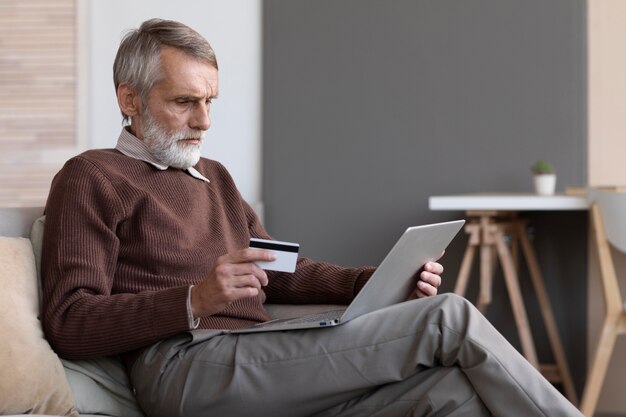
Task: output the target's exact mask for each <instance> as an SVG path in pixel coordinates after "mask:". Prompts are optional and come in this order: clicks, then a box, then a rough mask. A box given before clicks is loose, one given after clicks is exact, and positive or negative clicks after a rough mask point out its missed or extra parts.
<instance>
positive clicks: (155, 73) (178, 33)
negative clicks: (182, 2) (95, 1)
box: [113, 19, 218, 123]
mask: <svg viewBox="0 0 626 417" xmlns="http://www.w3.org/2000/svg"><path fill="white" fill-rule="evenodd" d="M164 46H170V47H173V48H176V49H179V50H181V51H183V52H185V53H186V54H188V55H190V56H192V57H193V58H196V59H198V60H200V61H204V62H206V63H208V64H210V65H212V66H213V67H215V69H217V68H218V67H217V59H216V58H215V52H213V48H211V45H209V42H207V40H206V39H204V37H202V35H200V34H199V33H198V32H196V31H195V30H193V29H191V28H190V27H189V26H186V25H184V24H182V23H179V22H175V21H172V20H163V19H150V20H146V21H145V22H143V23H142V24H141V26H140V27H139V29H134V30H131V31H129V32H128V33H126V35H125V36H124V38H123V39H122V42H121V43H120V47H119V49H118V50H117V55H116V56H115V62H114V63H113V82H114V84H115V91H116V92H117V89H118V87H119V86H120V84H122V83H127V84H128V85H129V86H130V87H131V88H133V89H134V90H135V91H137V93H138V94H139V97H140V98H141V101H142V105H143V106H145V105H146V102H147V99H148V94H149V93H150V90H151V89H152V87H154V85H155V84H156V83H157V82H158V81H159V79H160V77H161V49H162V48H163V47H164ZM122 116H123V118H124V120H123V121H124V122H126V123H127V122H129V120H130V116H128V115H127V114H124V112H122Z"/></svg>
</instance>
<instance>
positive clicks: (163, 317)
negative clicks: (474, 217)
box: [42, 149, 373, 359]
mask: <svg viewBox="0 0 626 417" xmlns="http://www.w3.org/2000/svg"><path fill="white" fill-rule="evenodd" d="M195 168H196V169H197V170H198V171H199V172H200V173H201V174H202V175H204V176H205V177H207V178H208V179H209V180H210V181H211V182H210V183H206V182H204V181H200V180H198V179H196V178H193V177H192V176H191V175H189V174H188V173H186V172H185V171H181V170H178V169H172V168H169V169H167V170H165V171H160V170H158V169H156V168H154V167H153V166H151V165H150V164H148V163H145V162H143V161H139V160H136V159H133V158H129V157H127V156H125V155H123V154H121V153H120V152H118V151H116V150H113V149H106V150H94V151H88V152H85V153H83V154H81V155H79V156H77V157H75V158H72V159H71V160H69V161H68V162H67V163H66V164H65V166H64V167H63V169H62V170H61V171H60V172H59V173H58V174H57V175H56V177H55V178H54V180H53V182H52V188H51V191H50V195H49V197H48V202H47V205H46V226H45V234H44V243H43V255H42V276H43V297H44V305H43V325H44V330H45V332H46V336H47V338H48V340H49V341H50V343H51V344H52V346H53V348H54V349H55V350H56V352H57V353H58V354H60V355H61V356H63V357H66V358H69V359H86V358H93V357H98V356H105V355H111V354H118V353H124V352H129V351H133V350H136V349H140V348H142V347H145V346H147V345H149V344H152V343H155V342H157V341H159V340H161V339H164V338H166V337H169V336H172V335H175V334H177V333H181V332H185V331H188V330H189V320H188V311H187V296H188V290H189V286H190V285H191V284H195V283H198V282H199V281H200V280H202V279H203V278H204V277H205V276H206V275H207V274H208V273H209V271H210V270H211V269H212V267H213V266H214V264H215V262H216V260H217V258H218V257H219V256H222V255H224V254H226V253H228V252H231V251H234V250H237V249H241V248H244V247H247V246H248V243H249V239H250V237H258V238H265V239H268V238H270V236H268V234H267V232H266V231H265V230H264V228H263V227H262V225H261V224H260V222H259V220H258V218H257V217H256V215H255V214H254V212H253V211H252V209H251V208H250V207H249V206H248V204H246V203H245V201H244V200H243V199H242V198H241V196H240V194H239V192H238V191H237V188H236V187H235V184H234V182H233V180H232V178H231V177H230V175H229V174H228V172H227V171H226V169H225V168H224V167H223V166H222V165H220V164H219V163H217V162H215V161H211V160H208V159H204V158H202V159H201V160H200V162H199V163H198V164H197V165H196V167H195ZM372 272H373V269H372V268H340V267H337V266H334V265H330V264H326V263H317V262H312V261H311V260H309V259H305V258H301V259H299V260H298V265H297V269H296V272H295V273H294V274H285V273H277V272H268V278H269V285H268V286H267V287H265V288H264V291H263V292H262V293H261V294H260V295H259V296H258V297H256V298H248V299H243V300H240V301H238V302H235V303H233V304H232V305H231V306H230V307H228V308H227V309H225V310H224V311H222V312H220V313H219V314H216V315H213V316H210V317H204V318H202V319H201V320H200V328H204V329H228V328H241V327H246V326H250V325H251V324H253V323H256V322H261V321H265V320H267V319H268V316H267V313H266V311H265V309H264V307H263V303H264V302H266V301H267V302H272V303H348V302H349V301H350V300H351V299H352V298H353V297H354V295H355V294H356V293H357V292H358V291H359V290H360V289H361V288H362V286H363V285H364V284H365V282H366V281H367V279H368V278H369V277H370V276H371V273H372Z"/></svg>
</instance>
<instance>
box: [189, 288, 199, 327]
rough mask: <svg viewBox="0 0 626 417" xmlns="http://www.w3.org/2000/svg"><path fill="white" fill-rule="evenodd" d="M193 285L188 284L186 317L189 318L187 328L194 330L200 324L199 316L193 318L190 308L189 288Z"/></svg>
mask: <svg viewBox="0 0 626 417" xmlns="http://www.w3.org/2000/svg"><path fill="white" fill-rule="evenodd" d="M192 288H193V285H190V286H189V294H188V295H187V317H188V320H189V330H195V329H197V328H198V326H199V325H200V318H197V319H194V318H193V309H192V308H191V289H192Z"/></svg>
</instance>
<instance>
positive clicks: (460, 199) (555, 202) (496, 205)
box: [428, 193, 589, 211]
mask: <svg viewBox="0 0 626 417" xmlns="http://www.w3.org/2000/svg"><path fill="white" fill-rule="evenodd" d="M428 206H429V208H430V209H431V210H499V211H525V210H530V211H542V210H587V209H589V202H588V201H587V197H586V196H584V195H583V196H579V195H566V194H555V195H549V196H543V195H537V194H524V193H476V194H457V195H443V196H431V197H430V198H429V199H428Z"/></svg>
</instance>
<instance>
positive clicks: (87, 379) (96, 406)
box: [30, 216, 144, 417]
mask: <svg viewBox="0 0 626 417" xmlns="http://www.w3.org/2000/svg"><path fill="white" fill-rule="evenodd" d="M44 227H45V216H41V217H40V218H38V219H37V220H35V222H34V223H33V227H32V230H31V232H30V241H31V245H32V248H33V254H34V256H35V264H36V265H37V276H38V277H40V276H41V274H40V272H41V245H42V242H43V232H44ZM38 282H39V294H40V299H39V302H41V280H38ZM61 362H62V363H63V366H64V367H65V372H66V374H67V379H68V381H69V383H70V386H71V388H72V392H73V393H74V398H75V401H76V408H77V409H78V411H79V412H80V413H81V415H83V414H104V415H111V416H124V417H143V416H144V414H143V412H142V411H141V409H140V408H139V405H138V404H137V400H135V396H134V395H133V393H132V390H131V388H130V382H129V381H128V376H127V375H126V370H125V368H124V365H123V364H122V361H121V359H120V358H119V357H117V356H111V357H105V358H98V359H92V360H80V361H71V360H67V359H62V360H61Z"/></svg>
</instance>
